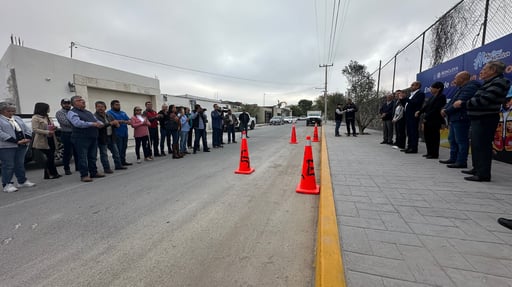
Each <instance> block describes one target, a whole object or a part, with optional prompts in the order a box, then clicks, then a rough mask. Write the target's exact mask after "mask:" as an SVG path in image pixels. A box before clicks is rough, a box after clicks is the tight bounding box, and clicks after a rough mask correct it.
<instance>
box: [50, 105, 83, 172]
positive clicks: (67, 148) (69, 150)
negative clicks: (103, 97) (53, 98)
mask: <svg viewBox="0 0 512 287" xmlns="http://www.w3.org/2000/svg"><path fill="white" fill-rule="evenodd" d="M60 106H61V107H62V109H60V110H58V111H57V112H56V113H55V118H57V121H58V122H59V125H60V140H61V142H62V145H63V147H64V152H63V155H62V164H63V165H64V173H65V174H66V175H70V174H71V168H70V167H69V162H70V160H71V155H73V157H74V159H75V169H78V164H77V154H76V150H75V149H74V148H73V143H71V133H72V132H73V125H72V124H71V123H70V122H69V120H68V118H67V114H68V112H69V110H70V109H71V100H70V99H67V98H65V99H62V100H61V101H60Z"/></svg>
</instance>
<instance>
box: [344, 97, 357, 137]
mask: <svg viewBox="0 0 512 287" xmlns="http://www.w3.org/2000/svg"><path fill="white" fill-rule="evenodd" d="M343 111H344V112H345V124H346V125H347V135H348V136H350V127H352V135H353V136H355V137H357V134H356V124H355V122H356V112H357V106H356V105H355V104H354V103H353V102H352V99H348V100H347V103H346V104H345V106H344V107H343Z"/></svg>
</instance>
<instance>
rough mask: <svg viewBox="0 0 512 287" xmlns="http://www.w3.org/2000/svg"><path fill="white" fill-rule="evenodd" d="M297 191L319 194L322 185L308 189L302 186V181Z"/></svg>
mask: <svg viewBox="0 0 512 287" xmlns="http://www.w3.org/2000/svg"><path fill="white" fill-rule="evenodd" d="M295 191H296V192H298V193H305V194H319V193H320V186H319V185H316V187H315V188H314V189H306V188H301V187H300V183H299V184H297V189H296V190H295Z"/></svg>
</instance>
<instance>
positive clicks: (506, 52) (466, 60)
mask: <svg viewBox="0 0 512 287" xmlns="http://www.w3.org/2000/svg"><path fill="white" fill-rule="evenodd" d="M489 61H502V62H503V63H505V65H506V66H507V68H506V70H505V77H507V78H508V79H510V80H512V34H509V35H507V36H505V37H502V38H500V39H498V40H495V41H493V42H491V43H489V44H487V45H485V46H482V47H480V48H477V49H474V50H472V51H470V52H467V53H465V54H463V55H461V56H459V57H457V58H454V59H452V60H450V61H447V62H444V63H442V64H439V65H437V66H435V67H433V68H431V69H428V70H426V71H423V72H421V73H419V74H417V75H416V78H417V80H418V81H420V82H421V83H422V87H423V89H424V90H425V93H427V92H428V88H429V87H430V86H431V85H432V84H433V83H434V82H437V81H440V82H443V83H444V86H445V90H444V94H445V95H446V97H447V98H451V97H452V96H453V94H454V93H455V91H456V87H454V86H453V85H452V84H451V82H452V81H453V79H454V78H455V75H456V74H457V73H459V72H462V71H468V72H469V73H470V74H471V79H472V80H478V79H479V73H480V71H481V70H482V68H483V66H484V65H485V64H486V63H487V62H489ZM429 95H430V93H428V94H427V96H429ZM510 97H512V87H511V88H510V90H509V92H508V96H507V100H508V101H507V103H506V104H505V105H504V106H503V113H502V114H501V115H500V116H501V120H500V123H499V125H498V128H497V129H496V133H495V137H494V141H493V148H494V157H495V159H497V160H500V161H504V162H508V163H512V116H509V114H510V115H512V99H511V98H510Z"/></svg>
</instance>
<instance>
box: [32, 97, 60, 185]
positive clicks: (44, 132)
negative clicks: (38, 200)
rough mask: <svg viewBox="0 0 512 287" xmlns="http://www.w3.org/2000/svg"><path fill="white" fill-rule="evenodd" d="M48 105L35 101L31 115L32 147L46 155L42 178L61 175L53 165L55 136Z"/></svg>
mask: <svg viewBox="0 0 512 287" xmlns="http://www.w3.org/2000/svg"><path fill="white" fill-rule="evenodd" d="M49 112H50V105H48V104H47V103H36V104H35V106H34V115H33V116H32V132H33V134H34V142H33V143H32V148H34V149H37V150H40V151H41V152H42V153H44V155H45V156H46V162H45V168H44V179H55V178H59V177H61V175H60V174H59V173H58V172H57V167H56V166H55V149H56V147H57V138H56V137H55V131H56V128H55V125H54V124H53V122H52V120H51V119H50V117H49V116H48V113H49Z"/></svg>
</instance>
